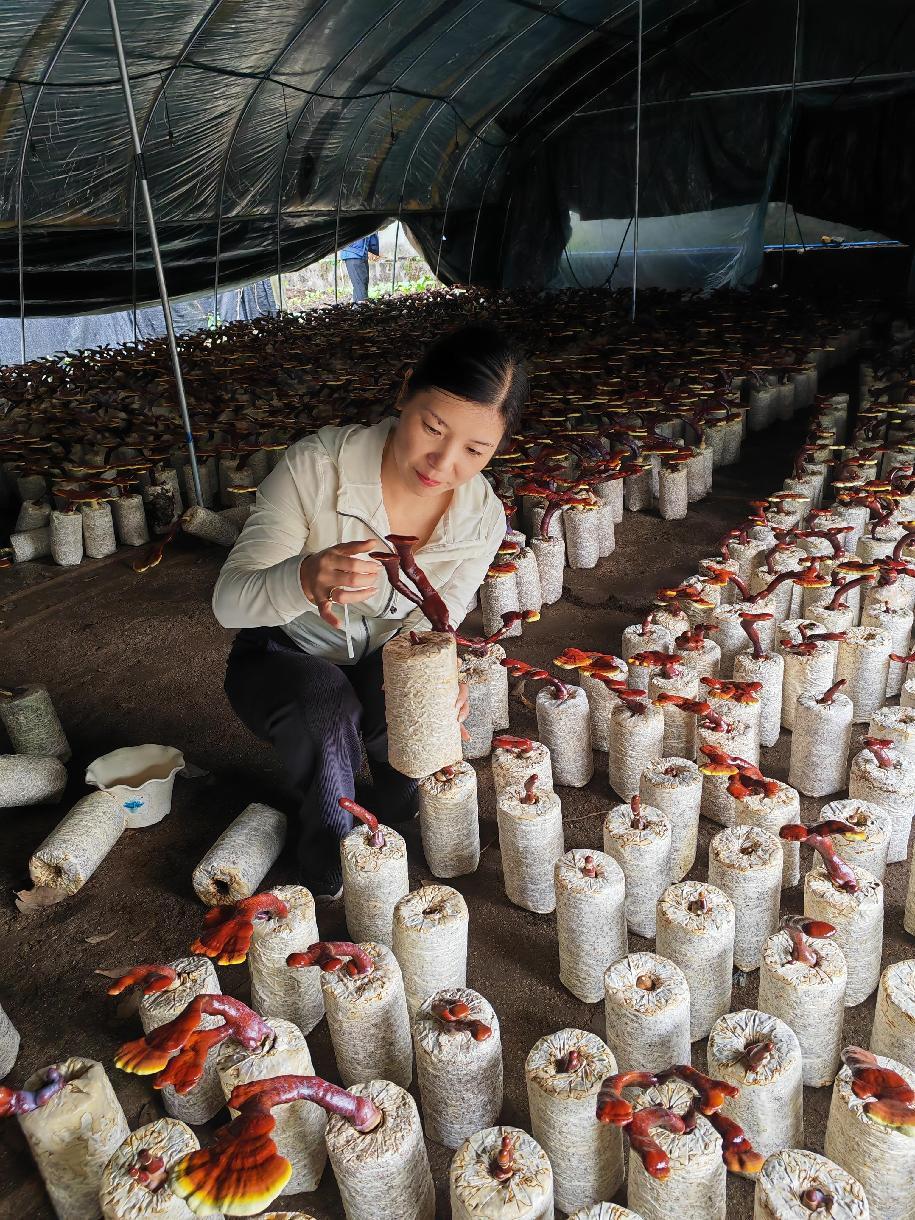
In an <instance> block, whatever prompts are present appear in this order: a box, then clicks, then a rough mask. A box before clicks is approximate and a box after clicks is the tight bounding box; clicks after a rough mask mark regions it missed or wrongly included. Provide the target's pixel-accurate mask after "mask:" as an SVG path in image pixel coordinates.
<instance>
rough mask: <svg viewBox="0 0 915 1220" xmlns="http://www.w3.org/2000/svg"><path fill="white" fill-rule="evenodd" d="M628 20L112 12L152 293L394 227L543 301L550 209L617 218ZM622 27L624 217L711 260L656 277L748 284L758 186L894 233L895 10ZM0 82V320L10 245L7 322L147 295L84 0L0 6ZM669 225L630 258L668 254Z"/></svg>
mask: <svg viewBox="0 0 915 1220" xmlns="http://www.w3.org/2000/svg"><path fill="white" fill-rule="evenodd" d="M639 9H640V6H639V4H638V3H636V2H634V0H626V2H623V0H284V2H283V3H282V4H277V3H276V0H243V2H242V0H193V2H192V0H143V3H142V4H137V3H132V4H127V3H126V0H119V3H118V11H119V16H120V23H121V29H122V33H123V38H124V45H125V49H126V54H127V60H128V66H129V70H130V74H131V89H132V94H133V98H134V105H135V108H136V112H137V118H138V123H139V127H140V132H141V137H142V142H143V154H144V160H145V164H146V167H147V171H148V176H149V181H150V186H151V191H152V196H153V202H154V208H155V214H156V218H157V226H158V230H159V235H160V240H161V243H162V250H163V258H164V262H165V266H166V271H167V277H168V283H169V287H170V290H171V291H172V293H173V294H176V295H179V294H189V293H201V292H207V291H213V292H218V291H219V290H220V289H222V288H224V287H227V286H229V285H234V284H240V283H244V282H247V281H250V280H251V279H255V278H259V277H262V276H264V275H268V274H274V273H276V271H277V269H278V267H280V266H282V267H284V268H286V269H293V268H295V267H299V266H303V265H305V264H307V263H308V262H311V261H313V260H314V259H316V258H318V257H320V256H322V255H323V254H326V253H328V252H330V251H331V250H333V249H334V248H338V247H340V246H342V245H345V244H346V243H347V242H349V241H351V240H352V239H353V238H355V237H357V236H360V235H362V234H364V233H367V232H370V231H372V230H373V229H375V228H378V227H380V226H381V225H382V224H383V223H384V222H385V221H387V220H390V219H393V218H398V217H399V218H400V219H401V220H402V221H403V222H404V224H405V225H406V226H408V228H409V231H410V232H411V234H412V235H413V236H414V238H415V239H416V241H417V243H418V245H419V246H420V247H421V248H422V251H423V254H424V256H425V258H426V259H427V261H428V262H429V264H430V266H431V267H432V268H433V270H436V269H437V270H438V273H439V274H440V276H441V278H442V279H444V280H445V281H446V282H452V281H460V282H467V281H468V280H471V279H472V281H473V282H475V283H486V284H495V285H500V284H505V285H508V286H512V285H520V284H531V285H536V286H540V287H544V286H547V285H549V284H551V283H554V282H555V281H556V277H557V275H560V274H561V272H560V266H561V264H562V262H563V253H564V249H565V245H566V242H567V240H568V238H569V236H570V233H571V216H572V215H573V214H575V215H577V216H579V217H581V218H584V219H585V220H592V219H603V220H608V221H617V220H622V221H628V220H629V219H630V218H631V216H632V213H633V183H634V168H635V167H634V148H635V139H634V136H635V115H636V94H635V80H636V60H637V49H638V45H639V40H638V38H637V29H638V24H637V23H638V17H639ZM641 12H642V22H643V37H642V40H641V47H642V60H643V71H642V89H641V102H642V105H641V107H640V108H639V113H640V116H641V136H642V139H641V166H640V189H641V198H640V207H639V211H640V216H642V217H646V218H649V221H650V219H651V218H663V217H677V216H697V215H702V216H708V217H711V218H712V219H710V220H708V221H707V222H703V224H704V228H703V236H702V240H703V241H708V242H710V243H717V244H721V245H727V244H729V243H730V244H731V245H732V246H733V248H734V250H735V251H736V253H735V254H734V255H733V257H732V258H730V259H728V260H723V261H720V262H719V263H717V264H714V265H711V266H710V265H709V264H708V260H707V259H705V258H703V259H700V260H698V262H697V264H696V266H695V267H693V268H691V267H690V266H688V265H687V264H684V263H682V262H681V263H680V264H679V265H678V266H677V267H676V268H673V267H672V270H675V271H676V275H677V276H678V277H680V278H681V279H683V278H685V279H688V280H691V282H692V283H693V284H694V285H695V286H698V287H706V286H710V285H711V284H712V283H715V282H743V281H745V280H746V279H748V278H750V277H751V276H752V274H753V269H754V267H755V266H756V265H758V261H759V246H760V242H761V240H762V237H761V234H762V225H763V217H764V212H765V208H766V205H767V203H768V200H769V198H770V197H773V196H772V192H773V191H775V192H776V194H775V196H774V197H783V196H784V195H787V198H789V200H791V201H792V202H796V203H797V206H798V207H800V208H802V210H804V211H807V212H810V213H812V214H817V215H829V216H835V217H836V218H837V219H839V220H848V221H849V222H851V223H856V224H858V225H860V226H862V227H867V228H872V229H875V230H878V231H881V232H885V233H887V234H888V235H890V236H892V237H898V238H900V239H901V240H909V239H910V238H911V237H912V236H913V233H912V229H913V227H915V222H913V215H912V213H913V209H912V208H911V206H910V203H909V200H910V199H911V198H912V194H913V187H915V141H913V140H912V138H911V137H912V133H913V117H915V108H913V92H912V83H913V78H915V77H913V74H915V5H913V4H912V2H911V0H872V2H871V3H870V4H868V5H867V7H866V11H864V10H862V8H861V6H860V5H859V4H858V3H856V2H854V0H643V4H642V5H641ZM798 18H799V20H798ZM796 31H797V38H796V37H795V33H796ZM0 78H2V79H0V312H3V313H6V314H9V315H15V314H16V313H18V311H19V307H20V258H19V253H20V243H21V250H22V256H23V257H22V260H21V267H22V273H23V285H24V297H25V310H26V313H27V314H28V315H29V316H34V315H37V314H52V315H59V314H62V313H67V312H76V311H81V310H86V311H88V310H101V309H103V308H112V307H115V306H126V305H130V304H131V303H132V302H135V301H139V302H140V303H143V302H148V301H150V300H152V299H154V298H155V296H156V287H155V279H154V275H153V272H152V264H151V258H150V251H149V242H148V238H147V234H146V223H145V219H144V216H143V211H142V207H141V206H140V203H139V198H138V192H137V190H136V171H135V166H134V160H133V153H132V148H131V145H130V141H129V138H128V131H127V126H126V120H125V114H124V103H123V96H122V92H121V84H120V81H119V79H118V75H117V70H116V60H115V56H114V50H113V43H112V33H111V28H110V23H109V14H108V6H107V0H0ZM824 81H825V82H827V85H825V86H824V84H823V82H824ZM830 81H833V82H837V83H834V84H833V85H829V84H828V82H830ZM792 83H793V84H794V86H795V88H793V89H792ZM746 90H752V92H746ZM789 162H790V167H791V170H790V173H788V172H787V171H788V166H789ZM778 192H781V194H779V193H778ZM824 200H825V201H828V206H826V203H825V202H824ZM846 213H847V214H846ZM716 216H717V220H718V221H720V225H719V226H718V228H717V229H716V225H715V221H714V218H715V217H716ZM684 223H685V222H684ZM677 228H678V226H676V225H674V226H672V230H673V231H671V232H670V234H669V235H668V236H667V237H665V236H664V234H663V233H662V232H658V233H651V231H650V230H649V238H650V240H652V241H661V240H663V241H665V242H667V241H669V243H671V248H672V249H673V248H674V247H675V245H677V244H679V245H680V246H683V245H684V244H685V243H684V241H683V233H682V232H678V231H677ZM721 236H727V241H718V238H719V237H721ZM735 243H736V244H735ZM674 261H676V260H674Z"/></svg>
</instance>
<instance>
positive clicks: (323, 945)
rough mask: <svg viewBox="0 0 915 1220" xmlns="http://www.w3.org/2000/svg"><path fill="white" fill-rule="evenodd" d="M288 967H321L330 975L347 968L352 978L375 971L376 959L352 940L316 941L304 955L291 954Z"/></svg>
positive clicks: (295, 968)
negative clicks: (343, 967)
mask: <svg viewBox="0 0 915 1220" xmlns="http://www.w3.org/2000/svg"><path fill="white" fill-rule="evenodd" d="M344 959H347V960H346V961H344ZM286 965H287V966H289V967H290V968H291V969H293V970H300V969H303V968H305V967H307V966H320V967H321V969H322V970H324V971H326V972H327V973H329V974H332V973H334V972H335V971H337V970H339V969H340V968H341V967H342V966H345V968H346V973H347V974H348V975H349V976H350V977H351V978H355V977H356V975H359V974H371V973H372V971H373V970H374V969H375V962H374V959H373V958H372V957H370V956H369V954H368V953H366V951H365V950H364V949H363V948H362V947H361V945H355V944H353V942H352V941H351V940H316V941H315V942H314V944H313V945H309V946H308V948H307V949H306V950H305V952H304V953H290V954H289V956H288V957H287V958H286Z"/></svg>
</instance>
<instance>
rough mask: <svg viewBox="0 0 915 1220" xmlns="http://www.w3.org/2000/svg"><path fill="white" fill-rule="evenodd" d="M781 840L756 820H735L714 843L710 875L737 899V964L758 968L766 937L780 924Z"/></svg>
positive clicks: (734, 902) (750, 968) (710, 857)
mask: <svg viewBox="0 0 915 1220" xmlns="http://www.w3.org/2000/svg"><path fill="white" fill-rule="evenodd" d="M783 862H784V859H783V856H782V845H781V841H780V840H779V839H777V838H776V837H775V835H773V834H770V833H769V831H768V830H760V829H759V828H758V827H756V826H730V827H728V828H727V829H725V830H720V831H719V832H718V834H716V835H715V837H714V838H713V839H712V841H711V843H710V844H709V866H708V878H709V881H710V882H711V884H712V885H717V886H718V888H719V889H722V890H724V892H725V893H726V894H727V896H728V897H729V898H730V900H731V902H733V904H734V910H735V913H736V927H735V932H734V965H735V966H736V967H737V969H738V970H756V969H757V968H758V966H759V961H760V957H761V956H762V947H763V942H764V941H765V939H766V937H768V936H769V935H771V933H772V932H774V931H775V929H776V927H777V926H778V912H779V904H780V901H781V890H782V867H783Z"/></svg>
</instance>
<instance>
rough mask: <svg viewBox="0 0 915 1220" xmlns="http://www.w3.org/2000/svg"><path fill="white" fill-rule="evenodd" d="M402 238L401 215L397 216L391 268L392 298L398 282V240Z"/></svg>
mask: <svg viewBox="0 0 915 1220" xmlns="http://www.w3.org/2000/svg"><path fill="white" fill-rule="evenodd" d="M399 237H400V213H399V212H398V215H397V227H396V228H395V230H394V261H393V264H392V266H391V296H393V295H394V285H395V283H396V282H397V239H398V238H399Z"/></svg>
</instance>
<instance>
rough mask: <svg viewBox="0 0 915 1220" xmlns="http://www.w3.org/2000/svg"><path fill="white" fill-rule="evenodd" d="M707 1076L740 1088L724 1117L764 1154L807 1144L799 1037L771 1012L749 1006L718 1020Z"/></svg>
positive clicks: (711, 1039) (727, 1104) (710, 1043)
mask: <svg viewBox="0 0 915 1220" xmlns="http://www.w3.org/2000/svg"><path fill="white" fill-rule="evenodd" d="M708 1072H709V1075H710V1076H714V1077H715V1078H716V1079H719V1080H726V1081H727V1082H728V1083H729V1084H732V1085H736V1087H737V1088H738V1089H739V1090H740V1092H739V1093H738V1095H737V1096H736V1097H729V1098H728V1099H727V1100H726V1101H725V1103H724V1106H723V1107H722V1113H723V1114H725V1115H727V1117H728V1118H732V1119H733V1120H734V1122H736V1123H737V1125H738V1126H739V1127H742V1128H743V1130H744V1133H745V1135H746V1137H747V1139H748V1140H749V1141H750V1143H751V1144H752V1145H753V1147H754V1148H755V1149H756V1151H757V1152H759V1153H761V1155H762V1156H770V1155H771V1154H772V1153H773V1152H778V1151H779V1150H780V1149H782V1148H800V1147H802V1146H803V1143H804V1087H803V1068H802V1057H801V1047H800V1043H799V1042H798V1040H797V1035H796V1034H795V1033H794V1031H793V1030H792V1029H791V1028H790V1026H788V1025H786V1024H785V1022H784V1021H780V1020H779V1019H778V1017H773V1016H771V1015H770V1014H768V1013H764V1012H758V1011H757V1010H756V1009H753V1008H745V1009H742V1010H741V1011H740V1012H729V1013H727V1015H726V1016H723V1017H721V1018H720V1020H718V1021H716V1022H715V1027H714V1029H713V1030H712V1032H711V1033H710V1034H709V1040H708Z"/></svg>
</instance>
